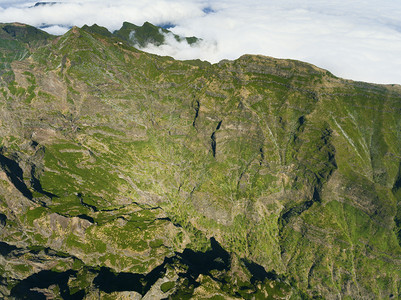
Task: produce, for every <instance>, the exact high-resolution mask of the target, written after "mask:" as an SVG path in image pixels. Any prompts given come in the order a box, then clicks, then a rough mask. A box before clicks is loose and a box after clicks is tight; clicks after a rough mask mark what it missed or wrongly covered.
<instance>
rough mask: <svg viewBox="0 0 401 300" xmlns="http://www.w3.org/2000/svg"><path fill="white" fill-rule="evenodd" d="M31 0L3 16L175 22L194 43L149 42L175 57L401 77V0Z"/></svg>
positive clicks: (70, 21) (39, 20) (112, 25)
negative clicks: (260, 59)
mask: <svg viewBox="0 0 401 300" xmlns="http://www.w3.org/2000/svg"><path fill="white" fill-rule="evenodd" d="M55 1H56V0H55ZM60 2H61V3H58V4H56V5H51V6H50V5H47V6H39V7H32V6H33V5H34V3H35V2H28V1H7V0H5V1H4V0H0V21H1V22H13V21H18V22H24V23H28V24H31V25H34V26H39V27H40V26H43V24H49V25H53V26H51V27H48V28H47V29H46V30H47V31H49V32H51V33H54V34H61V33H62V32H63V30H67V28H69V27H70V26H72V25H77V26H82V25H84V24H89V25H91V24H93V23H97V24H98V25H102V26H105V27H107V28H109V30H116V29H118V28H119V27H120V26H121V24H122V22H123V21H129V22H132V23H135V24H139V25H141V24H142V23H143V22H145V21H149V22H151V23H154V24H175V25H176V26H175V27H174V28H171V29H170V30H172V31H173V32H174V33H176V34H179V35H183V36H196V37H200V38H202V39H203V42H201V43H199V44H198V45H197V46H196V47H193V46H189V45H187V44H185V43H178V42H177V41H176V40H175V39H174V38H172V37H168V38H167V44H166V45H163V46H161V47H160V48H157V47H154V46H152V45H149V46H148V47H147V48H146V50H147V51H150V52H153V53H157V54H161V55H170V56H173V57H175V58H177V59H193V58H200V59H203V60H208V61H211V62H218V61H219V60H221V59H235V58H237V57H239V56H241V55H242V54H245V53H251V54H263V55H268V56H274V57H279V58H292V59H298V60H302V61H307V62H310V63H313V64H315V65H317V66H319V67H322V68H326V69H328V70H330V71H331V72H332V73H334V74H335V75H337V76H340V77H344V78H350V79H354V80H362V81H369V82H377V83H399V84H401V55H400V54H401V19H400V18H399V16H400V15H401V2H399V1H393V0H382V1H380V2H379V1H378V0H363V1H362V0H354V1H343V0H331V1H329V0H308V1H306V0H305V1H293V0H281V1H275V0H263V1H262V0H248V1H243V0H230V1H229V0H214V1H211V0H210V1H207V0H187V1H184V0H170V1H169V0H154V1H150V0H136V1H127V0H115V1H106V0H99V1H79V0H76V1H67V0H65V1H60Z"/></svg>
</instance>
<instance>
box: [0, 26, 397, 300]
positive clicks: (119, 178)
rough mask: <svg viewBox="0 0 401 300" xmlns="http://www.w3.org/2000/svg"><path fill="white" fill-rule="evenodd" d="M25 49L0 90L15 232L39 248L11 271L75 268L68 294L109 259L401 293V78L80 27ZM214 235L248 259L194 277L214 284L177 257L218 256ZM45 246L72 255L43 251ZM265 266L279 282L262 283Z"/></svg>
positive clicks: (208, 288) (298, 289) (304, 290)
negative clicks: (157, 48)
mask: <svg viewBox="0 0 401 300" xmlns="http://www.w3.org/2000/svg"><path fill="white" fill-rule="evenodd" d="M19 58H21V59H19ZM15 59H16V60H15V61H13V62H12V64H11V65H10V68H11V70H12V71H11V73H12V74H11V73H10V74H11V75H10V74H9V76H2V87H1V92H2V93H1V95H0V101H1V102H0V105H1V114H0V121H1V125H2V126H1V129H0V134H1V137H0V138H1V140H0V141H1V146H2V148H1V149H2V150H1V151H2V152H1V156H0V158H1V167H2V170H3V172H1V173H0V179H1V181H0V183H1V185H2V189H1V194H0V199H1V200H2V201H1V218H2V219H4V228H3V230H2V231H1V240H2V241H3V242H4V243H7V245H9V247H12V246H15V247H18V249H21V251H24V250H22V249H31V250H30V251H31V252H25V254H24V255H25V256H24V258H23V260H21V259H19V260H18V259H14V258H10V254H5V255H3V257H4V258H3V261H4V263H2V265H3V266H4V267H3V270H2V272H3V275H1V276H2V277H3V278H4V280H3V281H4V282H3V285H4V286H7V285H8V286H13V285H14V286H16V287H19V286H18V284H17V282H18V280H22V279H25V278H27V277H28V276H31V275H32V274H34V273H37V272H39V271H41V270H52V271H55V270H57V271H60V272H76V273H74V274H75V275H74V276H75V278H76V279H75V283H74V281H72V283H70V281H71V280H70V281H69V282H68V287H69V294H71V293H72V291H75V292H79V293H84V294H85V295H87V296H88V295H90V292H89V291H90V290H91V287H92V288H93V285H94V284H96V282H97V281H96V280H94V279H93V278H95V276H97V277H96V278H102V277H101V276H103V275H102V274H103V273H96V272H100V271H96V270H94V269H93V268H96V267H99V266H101V267H107V268H110V269H112V270H114V271H116V272H126V273H135V274H148V273H149V272H151V271H152V270H156V268H158V267H160V268H161V266H163V268H165V269H167V270H170V268H171V270H170V271H171V272H170V271H166V272H165V275H164V276H165V277H163V278H168V280H167V279H166V280H165V281H166V282H167V281H173V282H175V284H174V287H173V288H170V289H167V286H164V289H165V290H166V289H167V290H166V293H167V294H163V295H164V296H166V295H168V294H169V293H170V295H176V296H177V297H178V295H180V293H181V292H182V291H189V292H188V293H187V296H188V297H199V298H202V297H206V296H205V295H207V297H211V296H213V295H215V296H216V295H220V296H222V297H223V298H227V297H234V298H235V297H243V298H252V297H253V296H255V295H260V297H262V298H263V297H266V295H271V296H272V295H277V297H278V295H280V297H281V296H283V297H284V296H285V295H287V296H290V295H293V296H294V297H296V295H301V294H303V295H304V296H306V295H309V296H319V295H320V296H323V297H325V298H326V297H327V298H334V297H337V296H342V297H345V296H349V297H351V298H360V297H366V298H376V297H380V298H389V297H395V298H397V297H398V296H399V294H398V293H399V292H398V291H399V290H400V288H401V286H400V280H399V278H400V276H401V271H400V269H401V247H400V243H401V234H400V228H401V208H400V207H401V206H400V204H399V203H400V201H401V192H400V191H399V189H400V186H401V183H400V182H401V171H400V166H401V163H400V161H401V153H400V152H401V131H400V129H401V118H400V111H401V89H400V87H399V86H381V85H373V84H367V83H361V82H352V81H346V80H342V79H339V78H336V77H334V76H333V75H331V74H330V73H329V72H327V71H325V70H322V69H319V68H316V67H315V66H312V65H309V64H305V63H301V62H298V61H291V60H278V59H274V58H269V57H262V56H250V55H245V56H242V57H241V58H239V59H237V60H235V61H222V62H220V63H219V64H215V65H210V64H207V63H203V62H200V61H190V62H181V61H175V60H173V59H172V58H169V57H159V56H155V55H151V54H147V53H144V52H141V51H138V50H136V49H134V48H132V47H130V46H128V45H127V44H126V43H125V42H124V41H122V40H119V39H118V38H117V37H113V36H106V35H102V34H101V31H99V32H98V33H96V32H93V31H91V32H88V31H85V30H83V29H79V28H76V27H75V28H73V29H71V30H70V31H69V32H68V33H66V34H65V35H64V36H62V37H59V38H57V39H55V40H54V41H52V42H50V43H49V44H47V45H44V46H41V47H39V48H35V49H33V50H32V55H30V56H29V57H27V58H24V57H17V58H15ZM2 224H3V223H2ZM212 237H213V238H214V239H216V241H217V242H218V243H219V244H220V245H221V246H222V247H223V248H224V249H225V250H226V251H228V253H230V254H231V256H230V258H229V259H228V258H226V256H225V254H224V255H223V254H221V253H220V254H219V255H220V256H218V257H219V259H220V260H221V261H222V265H221V266H224V267H221V268H220V267H219V266H214V267H215V269H213V272H212V271H208V272H209V273H207V272H206V273H205V272H203V273H202V272H198V273H200V274H202V276H201V275H199V274H198V275H191V276H192V277H191V278H192V280H194V282H196V283H197V284H199V285H198V286H197V284H195V283H194V282H192V281H191V280H189V279H188V280H187V281H185V280H184V279H183V277H182V274H181V273H179V272H178V271H177V269H178V268H179V267H177V265H179V266H181V267H182V266H184V265H185V263H187V260H189V258H188V257H186V258H185V256H184V258H182V257H179V258H176V260H174V262H172V261H167V262H166V257H169V258H172V257H176V255H178V254H177V253H182V252H183V251H185V249H187V250H186V251H189V250H188V249H192V250H194V251H203V252H205V251H207V250H208V251H212V253H214V252H213V251H215V250H216V249H219V248H216V247H217V246H216V247H215V248H213V247H212V248H211V246H210V242H209V240H208V239H209V238H212ZM32 249H39V250H37V252H38V253H39V254H38V253H37V254H36V255H37V256H38V255H39V256H40V255H42V254H41V253H42V252H40V251H44V250H43V249H52V251H54V252H55V253H56V254H54V257H51V256H48V257H47V260H46V259H43V260H42V262H41V263H40V264H38V263H36V262H35V263H34V262H32V261H33V259H31V258H30V256H33V257H35V255H34V254H32V253H35V252H32V251H33V250H32ZM40 249H42V250H40ZM10 251H11V250H10ZM13 251H17V250H15V249H14V250H13ZM26 251H28V250H26ZM216 251H217V250H216ZM219 251H220V250H219ZM222 251H223V250H222ZM10 253H11V252H10ZM205 253H208V252H205ZM7 255H8V256H7ZM36 258H37V257H36ZM180 259H181V260H180ZM185 259H187V260H185ZM37 260H38V259H37ZM22 261H23V262H24V263H23V264H22V263H21V262H22ZM192 263H193V262H192ZM193 264H194V265H195V266H197V265H196V263H193ZM256 264H259V265H260V266H263V267H264V268H265V270H266V271H269V272H271V273H270V274H278V275H279V277H277V276H276V275H274V276H273V275H271V276H267V275H266V274H265V275H266V276H265V277H263V276H262V278H259V279H258V280H259V282H264V283H265V285H264V286H265V287H268V286H273V287H275V285H276V284H277V285H278V287H277V288H273V289H272V290H269V289H267V288H265V287H262V288H261V287H260V286H259V287H258V285H257V284H255V282H257V281H255V280H256V279H255V278H257V276H256V275H255V274H256V273H252V272H254V271H255V269H253V268H252V267H251V266H253V265H256ZM25 265H26V267H22V266H25ZM166 266H169V267H166ZM171 266H175V267H174V268H173V267H171ZM192 267H193V265H192ZM198 268H199V266H198ZM195 269H196V268H195ZM172 270H175V271H172ZM190 270H191V268H190ZM196 270H197V269H196ZM85 272H89V273H90V274H92V275H91V276H92V277H91V276H87V275H84V274H86V273H85ZM63 274H64V273H63ZM166 274H167V275H166ZM177 274H178V275H177ZM179 274H181V275H179ZM191 274H192V273H191ZM195 274H196V272H195ZM213 274H214V275H213ZM252 274H253V275H252ZM263 274H264V273H263ZM71 276H72V275H71ZM99 276H100V277H99ZM138 276H139V275H138ZM180 276H181V277H180ZM219 276H220V277H219ZM252 276H253V277H252ZM255 276H256V277H255ZM83 278H86V279H85V280H84V279H83ZM91 278H92V279H91ZM188 278H189V277H188ZM251 278H253V281H252V284H253V285H251ZM223 279H224V280H223ZM98 280H100V279H98ZM143 280H145V281H146V280H147V281H146V282H148V283H149V282H152V280H150V279H149V278H146V279H143ZM263 280H265V281H263ZM246 282H249V284H250V285H249V286H248V287H247V288H243V287H246V286H247V285H246ZM153 283H154V282H153ZM74 284H75V286H74ZM148 285H149V284H148ZM281 285H282V286H281ZM146 286H147V285H146ZM155 286H156V288H157V284H155ZM46 288H48V287H46ZM159 288H160V289H161V290H162V292H163V289H162V288H161V287H159ZM74 289H75V290H74ZM121 290H124V289H115V290H105V289H103V290H102V291H103V292H104V293H108V294H109V295H111V294H110V293H112V292H116V291H121ZM261 290H263V292H261ZM82 291H84V292H82ZM148 291H149V289H147V290H146V288H145V287H144V290H141V291H139V290H137V292H139V293H140V294H142V295H143V294H145V292H148ZM244 291H247V292H244ZM2 292H3V293H4V294H7V288H5V287H3V289H2ZM17 292H18V289H14V292H13V293H17ZM52 292H53V293H55V294H57V291H52ZM8 293H9V292H8ZM216 293H217V294H216ZM184 294H185V293H184ZM15 295H17V294H15ZM65 295H67V294H65ZM263 295H264V296H263ZM63 297H65V296H63Z"/></svg>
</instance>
